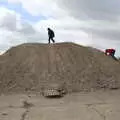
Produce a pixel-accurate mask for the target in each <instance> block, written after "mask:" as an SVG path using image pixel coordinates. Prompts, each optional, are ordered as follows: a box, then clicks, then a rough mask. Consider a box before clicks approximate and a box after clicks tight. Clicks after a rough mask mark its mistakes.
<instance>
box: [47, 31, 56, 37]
mask: <svg viewBox="0 0 120 120" xmlns="http://www.w3.org/2000/svg"><path fill="white" fill-rule="evenodd" d="M48 36H49V37H50V38H53V37H55V34H54V32H53V30H48Z"/></svg>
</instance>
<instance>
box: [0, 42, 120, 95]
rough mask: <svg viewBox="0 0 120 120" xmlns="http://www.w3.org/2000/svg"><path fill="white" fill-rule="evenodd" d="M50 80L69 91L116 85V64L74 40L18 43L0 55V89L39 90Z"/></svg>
mask: <svg viewBox="0 0 120 120" xmlns="http://www.w3.org/2000/svg"><path fill="white" fill-rule="evenodd" d="M51 83H58V84H64V86H65V87H66V88H67V90H68V91H69V92H80V91H86V90H88V91H90V90H91V89H92V90H93V89H95V90H96V89H100V88H110V89H111V88H112V89H113V88H119V87H120V84H119V83H120V64H119V62H117V61H115V60H113V59H112V58H111V57H108V56H105V55H104V53H102V52H100V51H99V50H96V49H92V48H87V47H83V46H79V45H77V44H74V43H58V44H52V45H48V44H37V43H31V44H30V43H29V44H22V45H19V46H16V47H13V48H11V49H10V50H8V51H7V52H6V53H5V54H3V55H2V56H0V92H3V93H5V92H25V91H35V92H39V91H41V89H42V87H43V86H45V85H47V84H51Z"/></svg>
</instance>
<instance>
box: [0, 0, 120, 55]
mask: <svg viewBox="0 0 120 120" xmlns="http://www.w3.org/2000/svg"><path fill="white" fill-rule="evenodd" d="M48 27H50V28H51V29H53V30H54V31H55V36H56V37H55V40H56V42H75V43H77V44H80V45H84V46H91V47H95V48H98V49H101V50H104V49H106V48H115V49H116V51H117V52H116V56H120V0H0V52H4V51H6V50H7V49H9V48H10V47H12V46H16V45H19V44H22V43H30V42H38V43H48V36H47V28H48Z"/></svg>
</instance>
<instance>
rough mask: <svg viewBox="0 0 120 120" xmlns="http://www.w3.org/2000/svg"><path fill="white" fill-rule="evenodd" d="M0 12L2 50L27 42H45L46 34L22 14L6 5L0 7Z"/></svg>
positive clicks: (0, 48)
mask: <svg viewBox="0 0 120 120" xmlns="http://www.w3.org/2000/svg"><path fill="white" fill-rule="evenodd" d="M0 14H1V16H0V36H1V37H0V51H5V50H7V49H8V48H10V47H12V46H15V45H18V44H22V43H25V42H38V41H39V42H44V40H45V37H44V35H43V34H42V33H40V32H38V31H36V30H35V29H34V26H33V25H32V24H30V23H29V22H28V21H24V20H23V19H22V17H21V15H20V14H18V13H16V12H15V11H11V10H9V9H7V8H4V7H1V8H0Z"/></svg>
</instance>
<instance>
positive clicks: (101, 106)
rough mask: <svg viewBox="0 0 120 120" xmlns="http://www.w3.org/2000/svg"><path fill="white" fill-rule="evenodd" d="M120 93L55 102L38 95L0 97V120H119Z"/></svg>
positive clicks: (77, 95) (84, 95)
mask: <svg viewBox="0 0 120 120" xmlns="http://www.w3.org/2000/svg"><path fill="white" fill-rule="evenodd" d="M119 93H120V90H117V91H97V92H92V93H74V94H69V95H66V96H65V97H63V98H56V99H50V98H44V97H43V96H40V95H39V94H34V95H33V94H17V95H16V94H11V95H1V96H0V120H119V119H120V95H119Z"/></svg>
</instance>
